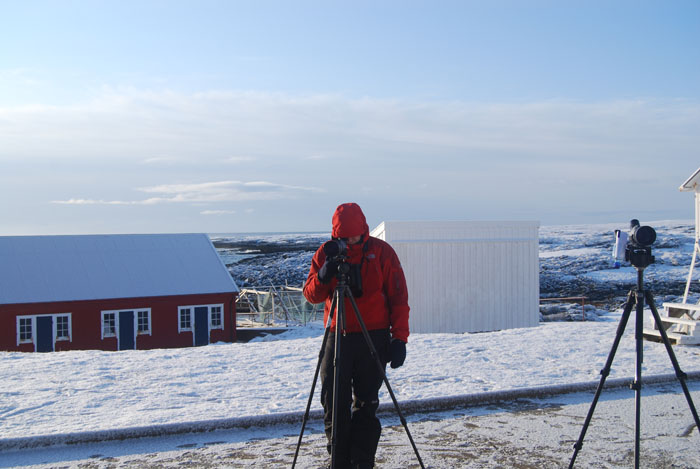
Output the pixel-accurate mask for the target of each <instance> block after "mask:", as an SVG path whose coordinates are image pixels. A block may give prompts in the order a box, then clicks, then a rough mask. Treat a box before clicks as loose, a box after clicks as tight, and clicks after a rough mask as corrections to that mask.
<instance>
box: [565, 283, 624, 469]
mask: <svg viewBox="0 0 700 469" xmlns="http://www.w3.org/2000/svg"><path fill="white" fill-rule="evenodd" d="M635 302H636V301H635V299H634V292H633V291H630V292H629V294H628V295H627V302H626V303H625V309H624V311H623V312H622V317H621V318H620V323H619V324H618V326H617V333H616V334H615V341H614V342H613V346H612V348H611V349H610V353H609V354H608V360H607V361H606V362H605V367H604V368H603V369H602V370H601V371H600V382H599V383H598V388H597V389H596V391H595V396H594V397H593V402H592V403H591V407H590V408H589V409H588V415H587V416H586V420H585V422H584V423H583V428H582V429H581V434H580V435H579V437H578V441H576V444H574V454H573V456H572V457H571V461H570V462H569V469H572V468H573V467H574V462H575V461H576V456H577V455H578V452H579V451H580V450H581V448H582V447H583V439H584V438H585V436H586V431H587V430H588V425H589V424H590V423H591V419H592V418H593V412H595V407H596V405H597V404H598V399H599V398H600V394H601V393H602V392H603V387H604V386H605V380H606V379H607V377H608V375H609V374H610V369H611V368H612V362H613V359H614V358H615V353H616V352H617V347H618V346H619V345H620V339H622V334H623V333H624V332H625V327H627V321H628V320H629V318H630V313H631V312H632V308H633V307H634V305H635Z"/></svg>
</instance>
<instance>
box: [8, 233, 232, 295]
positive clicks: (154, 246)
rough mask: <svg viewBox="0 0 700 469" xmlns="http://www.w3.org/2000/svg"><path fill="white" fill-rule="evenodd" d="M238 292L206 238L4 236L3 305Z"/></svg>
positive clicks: (184, 236)
mask: <svg viewBox="0 0 700 469" xmlns="http://www.w3.org/2000/svg"><path fill="white" fill-rule="evenodd" d="M237 291H238V287H237V286H236V284H235V282H234V281H233V279H232V278H231V275H230V274H229V273H228V271H227V269H226V267H225V266H224V265H223V263H222V262H221V259H220V258H219V255H218V254H217V252H216V249H215V248H214V246H213V245H212V243H211V240H210V239H209V237H208V236H207V235H206V234H133V235H75V236H0V304H17V303H43V302H55V301H80V300H98V299H115V298H137V297H150V296H172V295H189V294H207V293H229V292H237Z"/></svg>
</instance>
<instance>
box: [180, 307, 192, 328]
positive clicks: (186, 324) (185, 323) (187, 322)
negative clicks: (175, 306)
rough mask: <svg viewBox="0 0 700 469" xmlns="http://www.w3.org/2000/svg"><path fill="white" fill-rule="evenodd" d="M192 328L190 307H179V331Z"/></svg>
mask: <svg viewBox="0 0 700 469" xmlns="http://www.w3.org/2000/svg"><path fill="white" fill-rule="evenodd" d="M191 330H192V309H190V308H180V331H191Z"/></svg>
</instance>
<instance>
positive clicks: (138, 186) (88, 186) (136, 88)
mask: <svg viewBox="0 0 700 469" xmlns="http://www.w3.org/2000/svg"><path fill="white" fill-rule="evenodd" d="M698 44H700V2H697V1H682V0H681V1H673V2H668V1H597V0H592V1H576V0H572V1H564V2H562V1H544V0H533V1H527V2H525V1H506V0H494V1H489V2H483V1H471V0H463V1H437V2H436V1H411V0H403V1H398V0H387V1H376V0H375V1H364V0H359V1H352V2H340V1H307V0H297V1H293V2H291V1H270V0H256V1H246V2H244V1H235V0H231V1H214V0H197V1H177V0H174V1H155V0H152V1H148V0H139V1H131V0H120V1H116V0H114V1H104V0H103V1H100V0H95V1H87V0H85V1H79V0H62V1H48V0H44V1H40V0H26V1H22V2H15V1H11V0H0V196H1V197H2V203H1V204H0V220H1V221H2V222H1V223H0V235H35V234H40V235H41V234H81V233H161V232H162V233H166V232H168V233H169V232H206V233H238V232H286V231H292V232H295V231H319V230H327V231H329V230H330V222H331V216H332V213H333V211H334V209H335V207H336V206H337V205H338V204H340V203H343V202H357V203H359V204H360V205H361V206H362V208H363V209H364V212H365V214H366V215H367V220H368V224H369V225H370V228H373V227H374V226H376V225H378V224H379V223H381V222H382V221H385V220H441V221H442V220H538V221H539V222H540V223H541V224H543V225H557V224H579V223H607V222H621V223H626V222H627V221H628V220H629V219H631V218H638V219H640V220H642V221H643V222H644V221H645V220H667V219H692V218H693V217H694V210H693V198H692V196H691V195H690V194H687V193H681V192H679V190H678V187H679V186H680V185H681V184H682V183H683V182H684V181H685V180H686V179H687V178H688V177H689V176H691V175H692V174H693V173H694V172H695V171H696V170H697V169H698V167H700V47H698Z"/></svg>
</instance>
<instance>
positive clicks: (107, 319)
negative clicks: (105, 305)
mask: <svg viewBox="0 0 700 469" xmlns="http://www.w3.org/2000/svg"><path fill="white" fill-rule="evenodd" d="M116 335H117V313H114V312H110V313H102V338H103V339H104V338H105V337H116Z"/></svg>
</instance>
